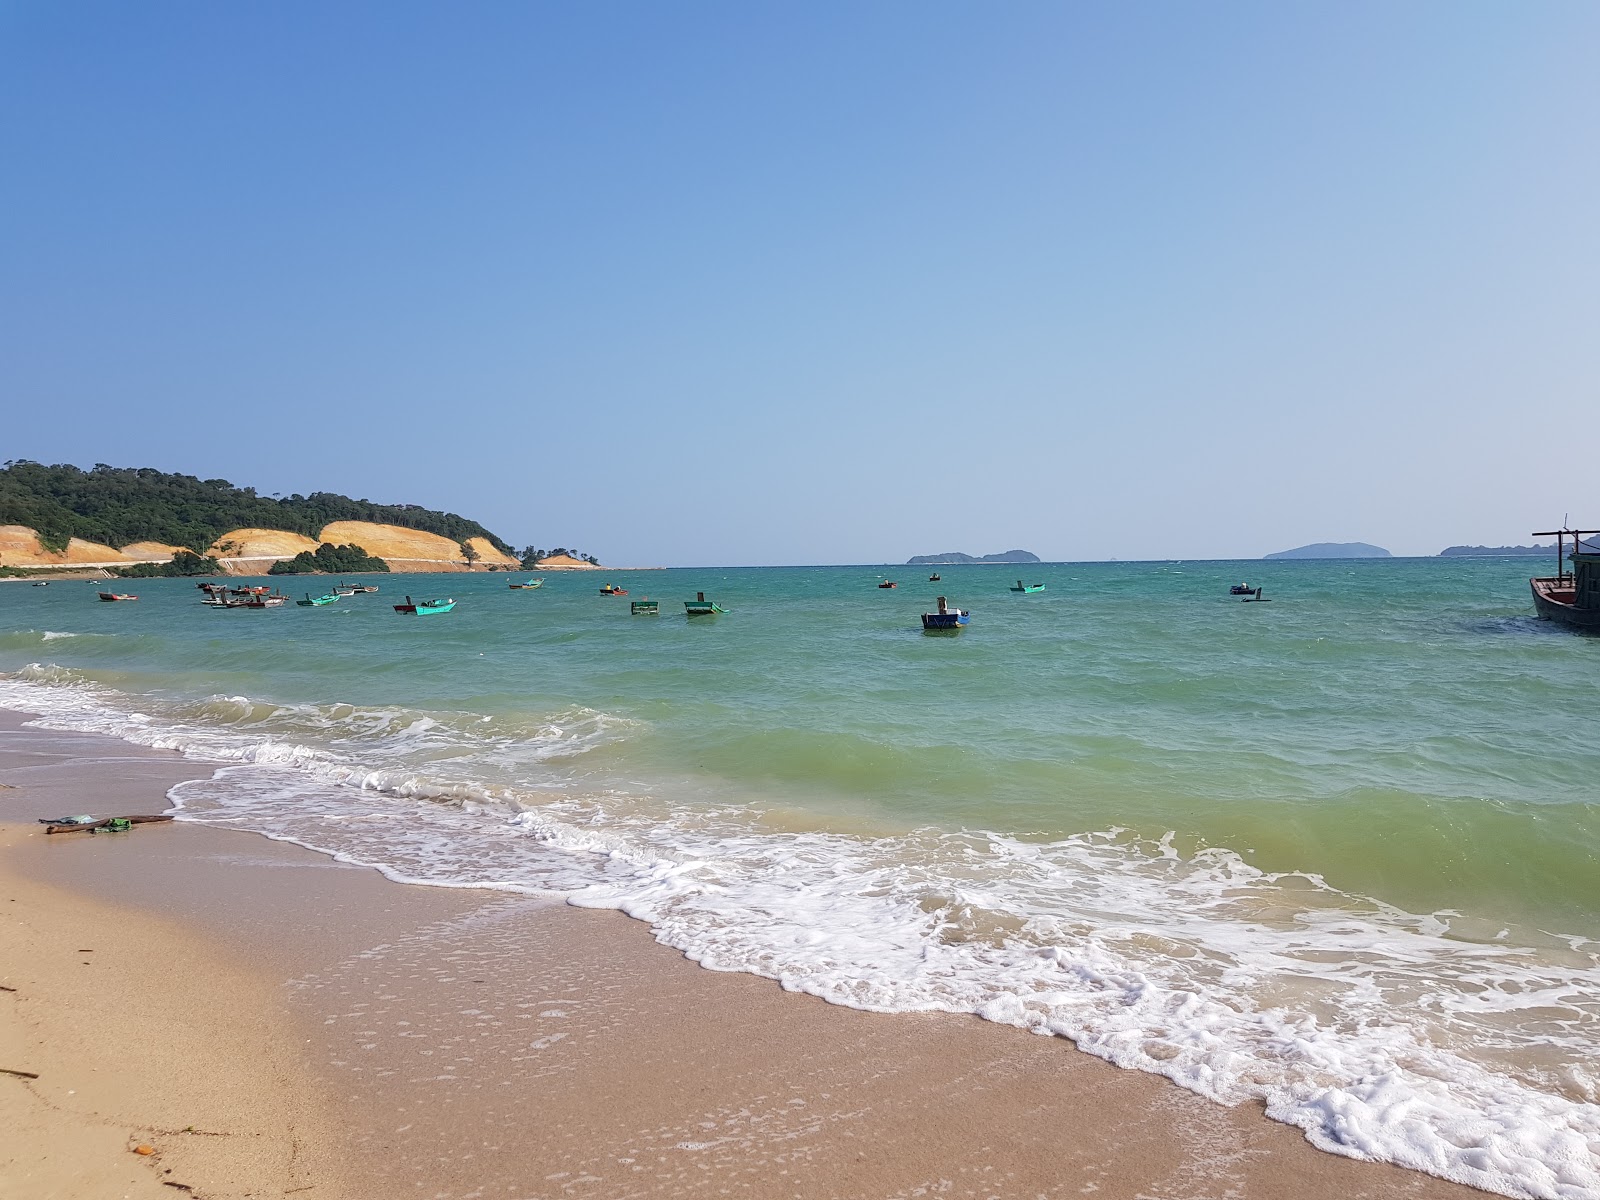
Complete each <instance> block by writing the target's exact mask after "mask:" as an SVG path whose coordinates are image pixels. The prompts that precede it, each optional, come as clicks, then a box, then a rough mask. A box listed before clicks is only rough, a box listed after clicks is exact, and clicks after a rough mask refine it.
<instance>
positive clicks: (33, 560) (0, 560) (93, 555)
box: [0, 525, 133, 567]
mask: <svg viewBox="0 0 1600 1200" xmlns="http://www.w3.org/2000/svg"><path fill="white" fill-rule="evenodd" d="M132 561H133V560H132V559H131V558H128V557H127V556H126V555H124V554H122V553H121V552H120V551H117V550H113V549H112V548H111V547H110V546H102V545H100V543H98V542H86V541H84V540H83V539H82V538H73V539H72V540H71V541H70V542H68V543H67V548H66V550H65V551H63V552H62V553H60V554H55V553H52V552H51V551H49V550H46V549H45V548H44V546H43V545H42V544H41V543H40V541H39V535H38V534H37V533H35V532H34V531H33V530H31V529H29V528H28V527H27V526H26V525H0V566H4V567H69V566H76V565H87V564H90V563H125V562H132Z"/></svg>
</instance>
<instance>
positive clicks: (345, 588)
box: [333, 583, 361, 596]
mask: <svg viewBox="0 0 1600 1200" xmlns="http://www.w3.org/2000/svg"><path fill="white" fill-rule="evenodd" d="M360 590H361V589H360V588H353V587H351V586H350V585H349V584H347V583H341V584H338V585H336V586H335V587H334V589H333V594H334V595H335V596H354V595H355V594H356V593H357V592H358V591H360Z"/></svg>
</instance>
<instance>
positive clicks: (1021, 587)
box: [1011, 579, 1044, 592]
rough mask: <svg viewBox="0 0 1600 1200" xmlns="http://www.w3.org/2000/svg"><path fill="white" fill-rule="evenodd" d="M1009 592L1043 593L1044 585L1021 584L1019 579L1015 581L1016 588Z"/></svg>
mask: <svg viewBox="0 0 1600 1200" xmlns="http://www.w3.org/2000/svg"><path fill="white" fill-rule="evenodd" d="M1011 590H1012V591H1013V592H1042V591H1044V584H1042V583H1023V582H1022V580H1020V579H1019V580H1017V586H1016V587H1014V588H1012V589H1011Z"/></svg>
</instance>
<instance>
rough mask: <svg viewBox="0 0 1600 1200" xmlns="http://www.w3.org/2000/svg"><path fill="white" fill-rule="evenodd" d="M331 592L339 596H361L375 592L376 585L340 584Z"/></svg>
mask: <svg viewBox="0 0 1600 1200" xmlns="http://www.w3.org/2000/svg"><path fill="white" fill-rule="evenodd" d="M333 590H334V591H336V592H338V593H339V595H341V596H362V595H365V594H366V593H368V592H375V591H377V590H378V585H377V584H375V583H341V584H340V585H339V586H338V587H336V588H334V589H333Z"/></svg>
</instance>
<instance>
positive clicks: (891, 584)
mask: <svg viewBox="0 0 1600 1200" xmlns="http://www.w3.org/2000/svg"><path fill="white" fill-rule="evenodd" d="M878 586H879V587H881V588H892V587H899V586H900V585H899V584H898V583H895V582H894V581H893V580H892V579H885V580H884V581H883V582H882V583H880V584H879V585H878Z"/></svg>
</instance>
